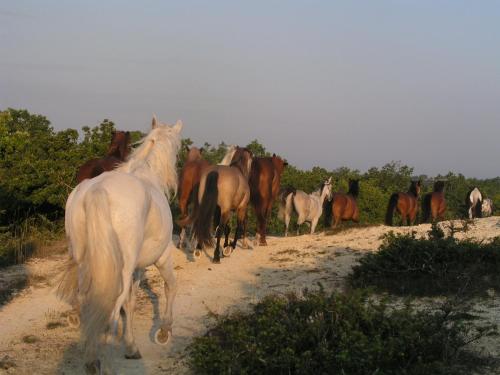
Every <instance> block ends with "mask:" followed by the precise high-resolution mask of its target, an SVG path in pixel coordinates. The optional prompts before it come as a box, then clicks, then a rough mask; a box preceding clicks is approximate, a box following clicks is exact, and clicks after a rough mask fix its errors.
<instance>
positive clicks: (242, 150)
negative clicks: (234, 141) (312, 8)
mask: <svg viewBox="0 0 500 375" xmlns="http://www.w3.org/2000/svg"><path fill="white" fill-rule="evenodd" d="M244 154H248V158H245V157H243V155H244ZM244 162H246V165H244V164H243V163H244ZM252 162H253V153H252V151H250V150H249V149H248V148H246V147H239V146H236V147H235V150H234V152H233V157H232V159H231V162H230V164H229V166H230V167H236V168H238V169H239V170H240V172H241V173H242V174H243V176H245V177H246V178H248V177H249V176H250V171H251V169H252Z"/></svg>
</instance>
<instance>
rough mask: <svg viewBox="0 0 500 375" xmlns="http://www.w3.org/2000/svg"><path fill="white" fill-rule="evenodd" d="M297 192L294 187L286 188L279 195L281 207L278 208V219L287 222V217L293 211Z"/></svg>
mask: <svg viewBox="0 0 500 375" xmlns="http://www.w3.org/2000/svg"><path fill="white" fill-rule="evenodd" d="M295 192H296V190H295V189H294V188H292V187H286V188H284V189H282V190H281V191H280V194H279V197H278V199H279V207H278V219H280V220H281V221H285V217H286V215H287V214H288V216H290V215H291V213H292V210H293V204H292V203H293V196H294V195H295Z"/></svg>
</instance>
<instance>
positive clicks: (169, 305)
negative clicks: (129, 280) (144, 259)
mask: <svg viewBox="0 0 500 375" xmlns="http://www.w3.org/2000/svg"><path fill="white" fill-rule="evenodd" d="M173 249H174V244H173V243H172V242H171V243H170V244H169V245H168V246H167V248H166V249H165V251H164V253H163V255H162V256H161V257H160V259H158V261H157V262H156V263H155V266H156V268H158V271H160V275H161V277H162V278H163V281H164V284H165V310H164V311H163V314H162V318H161V324H160V328H158V330H157V331H156V332H155V335H154V338H155V342H156V343H157V344H159V345H166V344H167V343H168V342H169V340H170V338H171V337H172V324H173V316H172V315H173V314H172V312H173V306H174V299H175V294H176V293H177V281H176V279H175V273H174V264H173V259H172V257H173V255H172V252H173Z"/></svg>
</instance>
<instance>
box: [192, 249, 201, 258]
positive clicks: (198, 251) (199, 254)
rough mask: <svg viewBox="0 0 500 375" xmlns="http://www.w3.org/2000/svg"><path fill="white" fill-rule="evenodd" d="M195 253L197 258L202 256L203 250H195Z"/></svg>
mask: <svg viewBox="0 0 500 375" xmlns="http://www.w3.org/2000/svg"><path fill="white" fill-rule="evenodd" d="M193 255H194V257H195V258H199V257H201V250H195V251H194V253H193Z"/></svg>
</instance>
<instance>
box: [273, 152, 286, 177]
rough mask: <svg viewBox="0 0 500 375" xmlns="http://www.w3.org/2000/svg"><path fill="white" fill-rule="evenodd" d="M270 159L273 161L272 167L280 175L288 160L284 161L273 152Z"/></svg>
mask: <svg viewBox="0 0 500 375" xmlns="http://www.w3.org/2000/svg"><path fill="white" fill-rule="evenodd" d="M271 160H272V162H273V166H274V168H275V169H276V171H277V172H278V174H279V175H280V176H281V174H282V173H283V171H284V169H285V167H286V166H287V165H288V162H287V161H285V160H283V159H282V158H280V157H279V156H276V154H273V156H272V158H271Z"/></svg>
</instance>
